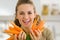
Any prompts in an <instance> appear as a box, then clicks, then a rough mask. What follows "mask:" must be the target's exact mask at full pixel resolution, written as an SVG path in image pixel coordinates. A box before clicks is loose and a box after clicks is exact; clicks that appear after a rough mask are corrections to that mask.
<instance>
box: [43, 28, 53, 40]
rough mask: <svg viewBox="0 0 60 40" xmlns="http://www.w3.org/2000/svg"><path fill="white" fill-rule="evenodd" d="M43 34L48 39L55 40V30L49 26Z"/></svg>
mask: <svg viewBox="0 0 60 40" xmlns="http://www.w3.org/2000/svg"><path fill="white" fill-rule="evenodd" d="M42 36H44V37H45V38H46V39H47V40H53V32H52V31H51V30H50V29H49V28H44V31H43V32H42Z"/></svg>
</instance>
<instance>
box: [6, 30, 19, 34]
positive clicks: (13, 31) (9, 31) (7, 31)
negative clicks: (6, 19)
mask: <svg viewBox="0 0 60 40" xmlns="http://www.w3.org/2000/svg"><path fill="white" fill-rule="evenodd" d="M5 32H6V33H10V34H19V32H18V31H15V30H5Z"/></svg>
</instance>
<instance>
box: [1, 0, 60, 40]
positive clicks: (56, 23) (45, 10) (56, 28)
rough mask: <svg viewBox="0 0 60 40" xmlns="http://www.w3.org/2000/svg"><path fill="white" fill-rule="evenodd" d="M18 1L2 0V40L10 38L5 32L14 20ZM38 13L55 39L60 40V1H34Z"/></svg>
mask: <svg viewBox="0 0 60 40" xmlns="http://www.w3.org/2000/svg"><path fill="white" fill-rule="evenodd" d="M17 1H18V0H0V40H6V38H8V37H9V35H7V34H6V33H4V32H3V31H4V30H5V29H8V24H10V23H9V21H13V20H14V16H15V6H16V3H17ZM33 2H34V4H35V7H36V10H37V13H38V14H39V15H40V16H41V19H43V20H44V21H45V22H46V23H45V26H46V27H48V28H49V29H50V30H52V32H53V33H54V39H55V40H60V0H33Z"/></svg>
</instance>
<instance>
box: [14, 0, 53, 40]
mask: <svg viewBox="0 0 60 40" xmlns="http://www.w3.org/2000/svg"><path fill="white" fill-rule="evenodd" d="M36 18H37V14H36V10H35V6H34V4H33V2H32V1H31V0H18V2H17V6H16V17H15V21H14V22H15V24H16V25H17V26H19V27H21V28H22V29H23V30H24V32H20V34H19V35H18V37H17V35H15V36H14V40H27V39H26V36H27V35H26V34H29V35H30V38H31V40H53V35H52V33H51V31H50V30H49V29H47V28H44V31H43V32H41V31H40V30H34V31H35V33H36V35H35V33H34V32H33V30H31V27H32V24H33V22H34V19H36ZM39 21H40V19H39V20H38V22H37V25H38V23H39Z"/></svg>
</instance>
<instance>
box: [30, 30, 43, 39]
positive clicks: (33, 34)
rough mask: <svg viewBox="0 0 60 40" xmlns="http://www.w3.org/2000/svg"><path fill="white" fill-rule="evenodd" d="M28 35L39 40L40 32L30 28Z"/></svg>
mask: <svg viewBox="0 0 60 40" xmlns="http://www.w3.org/2000/svg"><path fill="white" fill-rule="evenodd" d="M30 36H31V39H32V40H40V38H41V36H42V33H41V32H40V30H34V31H33V30H31V33H30Z"/></svg>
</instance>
